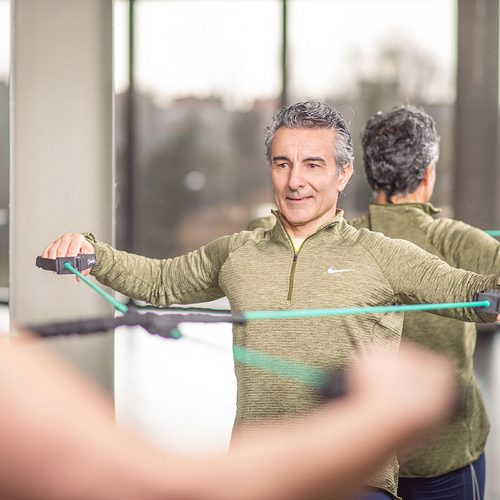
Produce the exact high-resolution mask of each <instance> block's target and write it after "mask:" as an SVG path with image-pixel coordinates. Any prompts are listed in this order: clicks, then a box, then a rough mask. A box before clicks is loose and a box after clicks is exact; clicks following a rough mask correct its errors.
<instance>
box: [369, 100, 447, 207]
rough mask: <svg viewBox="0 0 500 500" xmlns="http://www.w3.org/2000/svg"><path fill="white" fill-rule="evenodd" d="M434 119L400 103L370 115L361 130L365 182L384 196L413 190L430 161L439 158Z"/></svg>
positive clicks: (407, 192) (421, 111) (420, 180)
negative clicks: (389, 109) (398, 105)
mask: <svg viewBox="0 0 500 500" xmlns="http://www.w3.org/2000/svg"><path fill="white" fill-rule="evenodd" d="M439 141H440V137H439V134H438V132H437V129H436V123H435V122H434V120H433V119H432V117H430V116H429V115H428V114H427V113H425V111H423V110H421V109H418V108H415V107H413V106H400V107H397V108H394V109H392V110H391V111H389V112H388V113H386V114H384V113H382V112H378V113H377V114H376V115H374V116H372V117H371V118H370V119H369V120H368V122H367V124H366V126H365V128H364V130H363V132H362V144H363V160H364V163H365V173H366V178H367V180H368V183H369V184H370V186H371V188H372V189H373V190H375V191H383V192H384V193H385V194H386V196H387V198H388V199H389V201H390V199H391V196H393V195H395V194H398V193H400V194H409V193H413V192H414V191H415V190H416V189H417V188H418V186H419V185H420V183H421V182H422V180H423V178H424V176H425V170H426V169H427V167H428V166H429V164H430V163H432V164H434V165H435V164H436V162H437V160H438V158H439Z"/></svg>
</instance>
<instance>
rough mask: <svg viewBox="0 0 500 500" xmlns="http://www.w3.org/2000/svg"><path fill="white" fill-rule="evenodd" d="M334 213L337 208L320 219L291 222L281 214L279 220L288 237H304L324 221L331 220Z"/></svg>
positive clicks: (309, 234)
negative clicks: (300, 222) (297, 222)
mask: <svg viewBox="0 0 500 500" xmlns="http://www.w3.org/2000/svg"><path fill="white" fill-rule="evenodd" d="M336 213H337V210H336V209H335V210H334V212H333V214H329V215H328V216H324V217H321V219H318V220H315V221H310V222H307V223H305V224H293V223H291V222H290V221H288V220H287V219H286V218H285V217H283V215H281V222H282V224H283V227H284V228H285V231H286V232H287V234H288V236H290V238H297V239H306V238H308V237H309V236H311V235H312V234H314V233H315V232H316V231H317V230H318V229H319V228H320V227H321V226H322V225H323V224H325V222H328V221H330V220H332V219H333V218H334V217H335V215H336Z"/></svg>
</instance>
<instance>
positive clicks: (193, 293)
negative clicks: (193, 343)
mask: <svg viewBox="0 0 500 500" xmlns="http://www.w3.org/2000/svg"><path fill="white" fill-rule="evenodd" d="M85 237H86V238H87V239H88V241H90V242H91V243H92V245H93V246H94V248H95V250H96V257H97V265H96V266H95V267H94V268H93V269H92V275H93V276H94V277H95V278H96V279H97V280H98V281H99V282H100V283H102V284H103V285H107V286H109V287H111V288H112V289H113V290H116V291H118V292H120V293H123V294H124V295H127V296H128V297H131V298H134V299H139V300H144V301H146V302H148V303H150V304H153V305H157V306H165V305H169V304H183V303H184V304H185V303H194V302H206V301H209V300H215V299H217V298H220V297H222V296H224V292H223V291H222V290H221V289H220V288H219V272H220V269H221V267H222V266H223V264H224V262H225V260H226V258H227V257H228V255H229V253H230V251H231V243H234V240H235V237H234V235H233V236H225V237H222V238H219V239H217V240H214V241H212V242H211V243H209V244H208V245H206V246H204V247H201V248H200V249H198V250H195V251H194V252H190V253H188V254H186V255H182V256H180V257H175V258H173V259H151V258H147V257H142V256H140V255H135V254H131V253H127V252H123V251H119V250H116V249H115V248H113V247H111V246H110V245H108V244H106V243H103V242H100V241H98V240H97V239H96V238H95V236H94V235H92V234H91V233H87V234H86V235H85Z"/></svg>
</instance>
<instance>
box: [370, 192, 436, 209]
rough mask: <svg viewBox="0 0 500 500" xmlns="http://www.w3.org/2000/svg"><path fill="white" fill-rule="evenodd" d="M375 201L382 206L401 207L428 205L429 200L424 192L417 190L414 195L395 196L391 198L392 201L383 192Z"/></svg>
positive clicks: (378, 193) (377, 195) (379, 193)
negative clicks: (402, 205)
mask: <svg viewBox="0 0 500 500" xmlns="http://www.w3.org/2000/svg"><path fill="white" fill-rule="evenodd" d="M375 201H376V202H377V203H380V204H382V205H387V204H393V205H400V204H402V203H428V201H429V200H428V199H427V196H426V195H425V193H424V192H423V191H422V190H420V189H417V190H416V191H414V192H413V193H409V194H395V195H393V196H391V198H390V201H389V199H388V198H387V195H386V194H385V193H384V192H383V191H379V192H377V194H376V196H375Z"/></svg>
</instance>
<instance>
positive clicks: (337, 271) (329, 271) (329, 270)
mask: <svg viewBox="0 0 500 500" xmlns="http://www.w3.org/2000/svg"><path fill="white" fill-rule="evenodd" d="M351 271H352V269H334V268H333V267H329V268H328V269H327V270H326V272H327V273H328V274H337V273H350V272H351Z"/></svg>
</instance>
